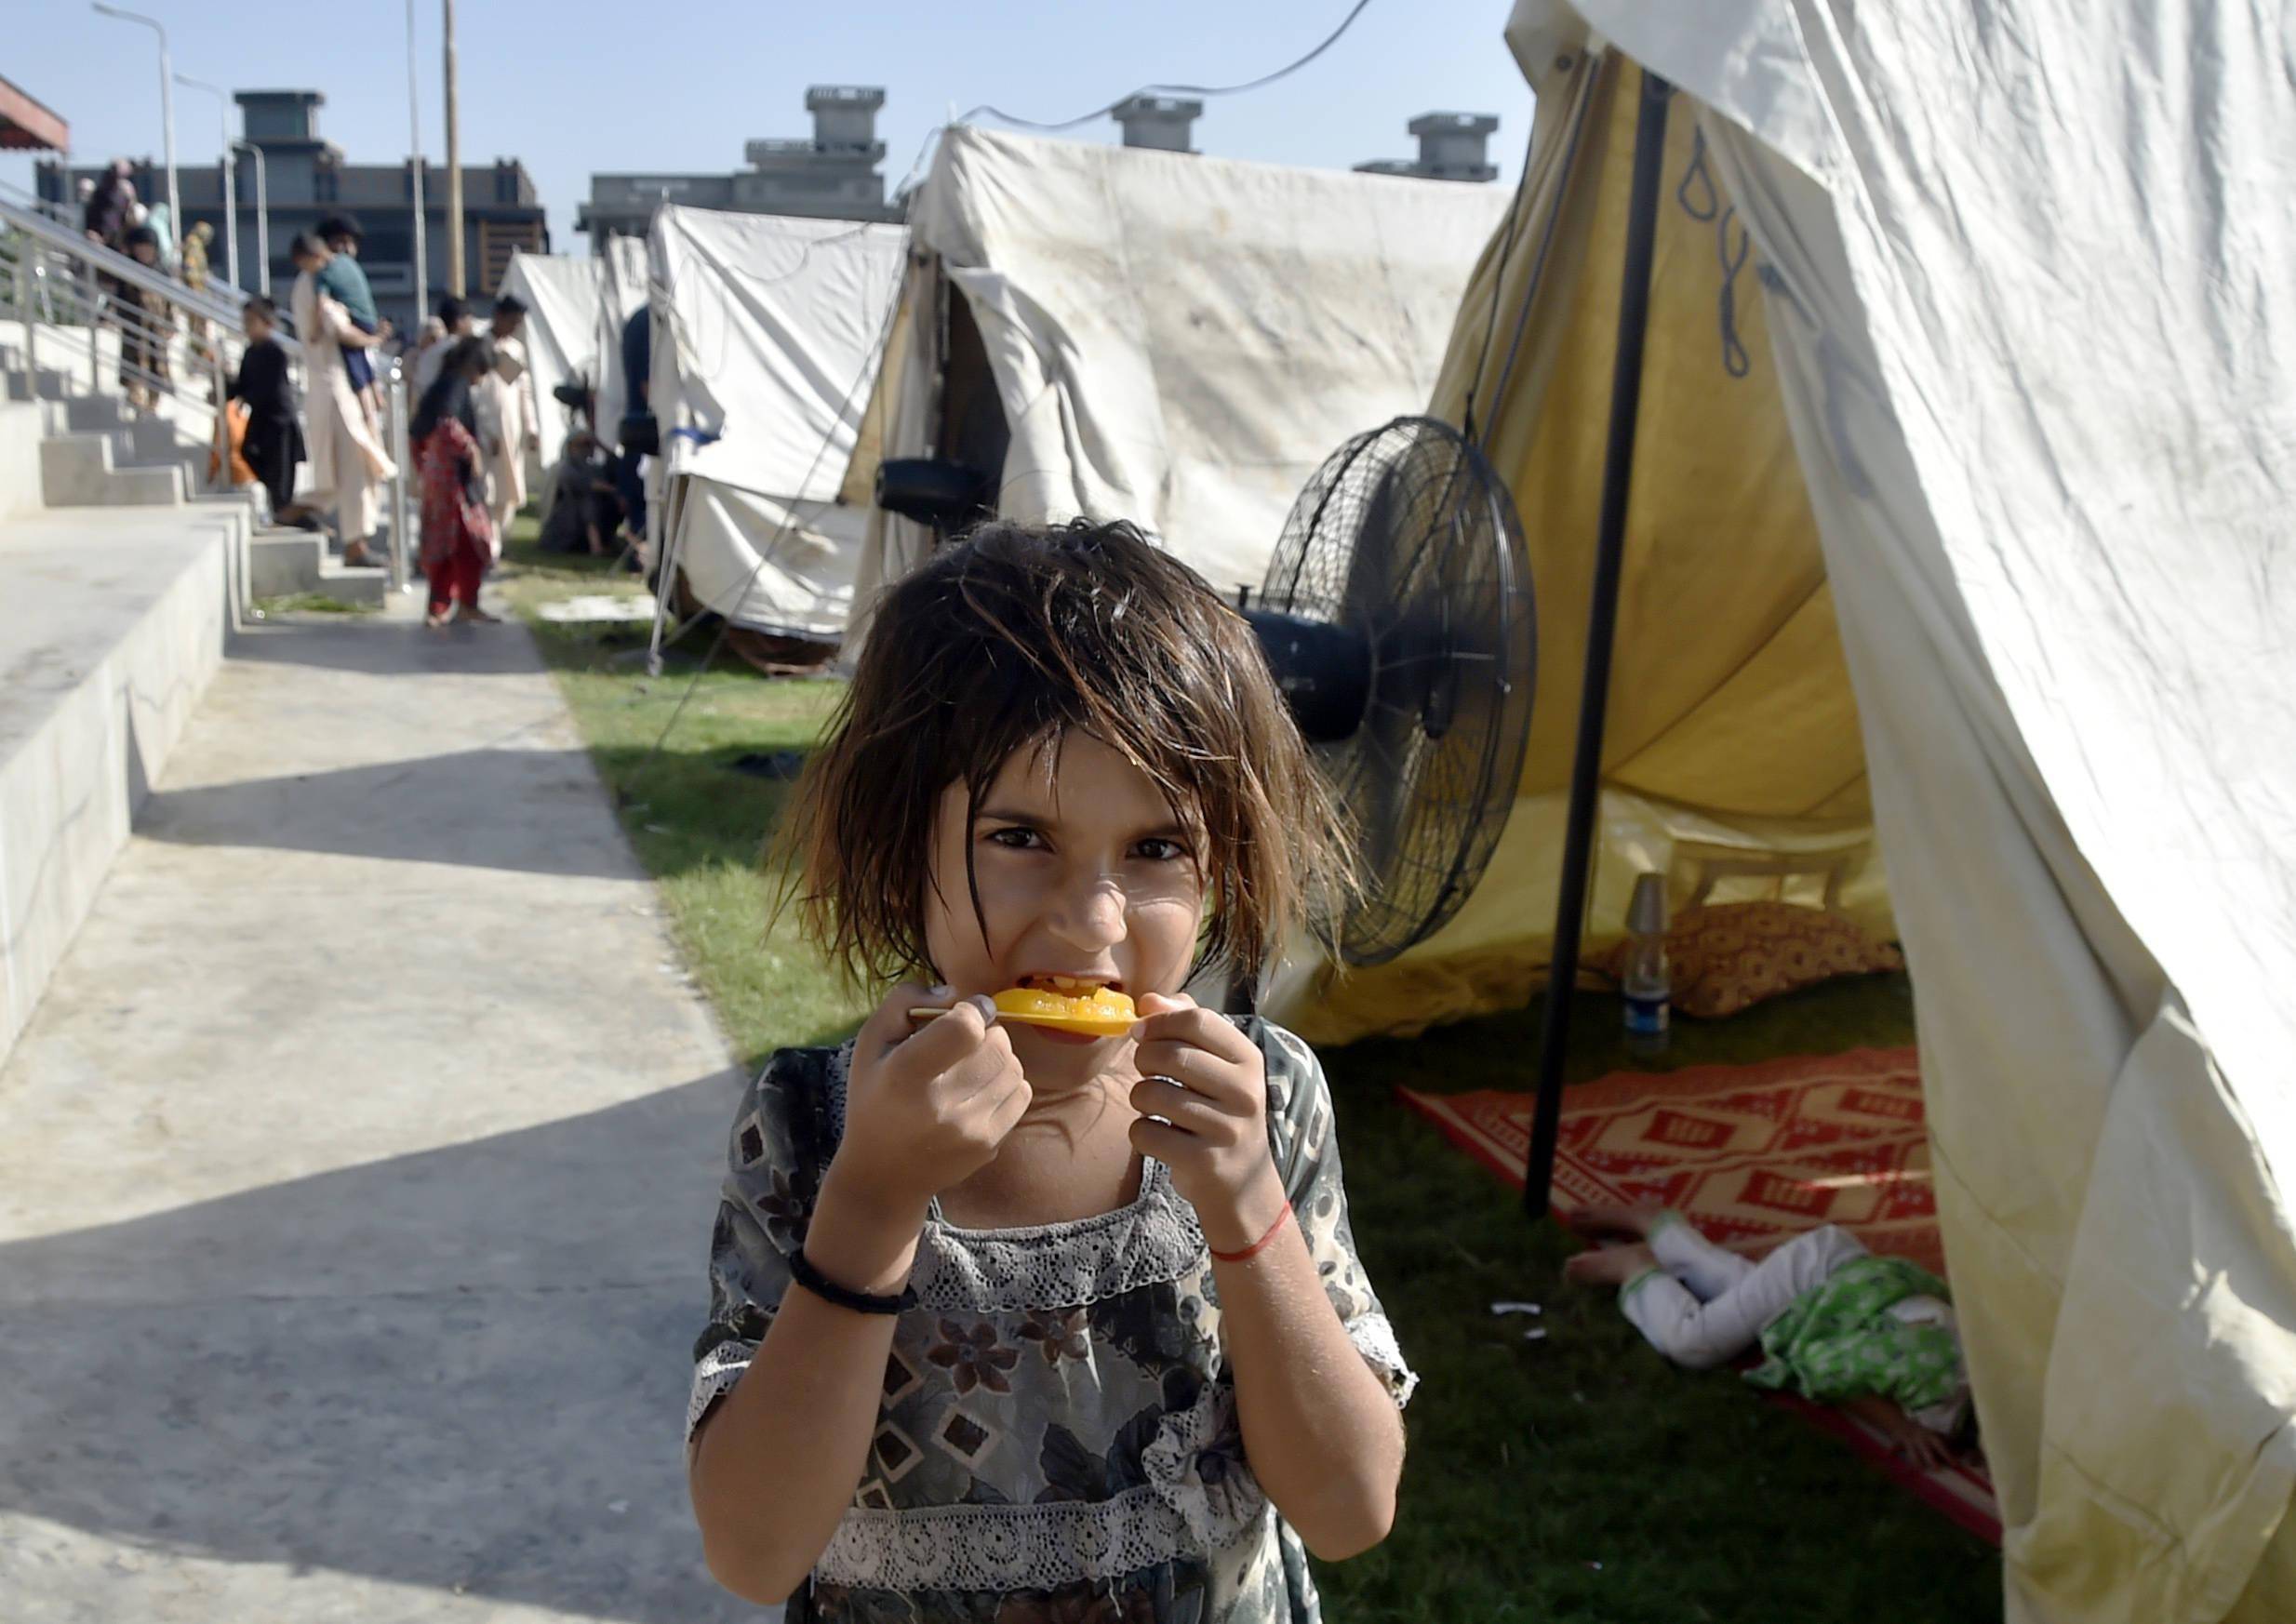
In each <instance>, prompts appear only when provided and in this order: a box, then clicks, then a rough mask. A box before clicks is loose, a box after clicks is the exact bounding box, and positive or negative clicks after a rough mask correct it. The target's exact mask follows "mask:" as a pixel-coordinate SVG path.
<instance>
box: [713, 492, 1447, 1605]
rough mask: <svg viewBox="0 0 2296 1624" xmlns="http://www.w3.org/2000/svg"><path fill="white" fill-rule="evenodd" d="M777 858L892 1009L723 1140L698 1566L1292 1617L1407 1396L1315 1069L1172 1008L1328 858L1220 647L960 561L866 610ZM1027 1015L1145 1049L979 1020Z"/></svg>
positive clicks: (1390, 1493)
mask: <svg viewBox="0 0 2296 1624" xmlns="http://www.w3.org/2000/svg"><path fill="white" fill-rule="evenodd" d="M786 838H787V840H788V842H789V849H790V851H791V854H792V856H793V859H794V863H795V865H796V869H797V872H798V874H799V884H800V885H801V886H802V894H803V913H804V917H805V920H806V923H807V925H808V928H809V929H810V930H811V931H812V933H813V934H814V935H815V936H816V937H817V938H819V939H820V940H821V942H822V943H823V944H824V945H825V946H826V947H828V948H829V949H830V950H831V951H832V952H833V953H834V955H836V956H837V957H839V958H840V959H841V960H842V961H843V962H844V963H845V964H846V965H848V967H849V968H851V969H853V970H854V971H855V972H856V973H857V974H864V975H866V974H890V973H897V972H906V973H908V974H909V975H910V976H911V980H910V982H909V983H907V984H903V985H901V986H898V987H895V988H894V989H893V990H892V992H890V993H889V994H888V996H887V998H886V999H885V1001H884V1003H883V1004H882V1005H879V1006H878V1008H877V1010H876V1013H875V1014H874V1015H873V1016H872V1017H871V1018H869V1020H868V1021H867V1023H866V1024H864V1025H863V1026H862V1028H861V1032H860V1034H859V1035H858V1036H857V1037H855V1038H854V1039H853V1040H852V1041H851V1042H850V1043H848V1044H847V1045H844V1046H843V1047H842V1048H836V1049H788V1050H783V1051H782V1052H781V1054H779V1055H777V1056H776V1057H775V1058H774V1059H773V1061H772V1063H771V1064H770V1065H769V1066H768V1068H767V1070H766V1072H765V1074H764V1076H763V1077H761V1078H760V1079H759V1080H758V1081H757V1083H756V1084H755V1085H754V1086H752V1088H751V1089H750V1090H749V1092H748V1094H747V1097H746V1098H744V1100H743V1102H742V1104H741V1109H740V1112H739V1113H738V1115H737V1117H736V1120H735V1123H734V1127H733V1134H732V1148H731V1160H732V1169H731V1172H730V1174H729V1175H728V1178H727V1180H726V1185H725V1198H724V1201H723V1203H722V1205H721V1206H720V1208H719V1212H718V1218H717V1223H716V1229H715V1233H714V1236H713V1239H712V1245H711V1259H710V1277H711V1285H712V1304H711V1313H710V1322H709V1324H708V1327H707V1328H706V1329H705V1330H704V1331H703V1333H702V1335H701V1339H700V1340H699V1342H698V1343H697V1344H696V1347H695V1356H696V1359H697V1361H698V1365H697V1368H696V1370H695V1373H694V1387H693V1400H692V1404H691V1406H690V1408H689V1411H688V1419H687V1437H688V1441H689V1445H688V1449H689V1452H688V1464H689V1471H690V1478H691V1486H692V1493H693V1500H694V1507H695V1512H696V1515H697V1517H698V1519H699V1521H700V1523H701V1534H702V1545H703V1551H704V1553H705V1555H706V1557H707V1559H708V1562H709V1565H710V1570H711V1572H712V1573H714V1575H715V1576H716V1577H717V1578H718V1579H719V1581H720V1582H721V1583H723V1584H724V1585H725V1586H726V1587H727V1588H728V1590H730V1591H734V1592H735V1593H736V1594H738V1595H741V1596H743V1597H745V1598H748V1599H750V1600H752V1601H755V1602H760V1603H772V1602H779V1601H781V1600H782V1599H783V1598H785V1597H786V1598H788V1599H789V1601H790V1604H791V1614H792V1617H796V1618H815V1619H822V1620H839V1621H842V1620H860V1619H867V1620H893V1619H899V1620H915V1621H919V1624H940V1621H942V1620H948V1621H952V1624H954V1621H955V1620H965V1621H967V1624H1040V1621H1041V1624H1050V1621H1052V1620H1069V1619H1077V1620H1092V1621H1095V1624H1099V1621H1103V1620H1104V1621H1106V1624H1163V1621H1166V1620H1174V1621H1177V1620H1187V1621H1189V1624H1264V1621H1268V1620H1300V1619H1314V1618H1315V1617H1318V1616H1319V1615H1318V1612H1317V1607H1316V1602H1315V1589H1314V1586H1313V1584H1312V1583H1311V1582H1310V1579H1309V1577H1308V1571H1307V1565H1306V1561H1305V1551H1314V1552H1315V1553H1316V1554H1317V1555H1319V1556H1321V1557H1323V1558H1325V1559H1326V1560H1338V1559H1341V1558H1343V1557H1347V1556H1350V1555H1353V1554H1355V1552H1358V1551H1363V1550H1365V1549H1367V1548H1368V1547H1370V1546H1371V1545H1374V1544H1376V1543H1378V1541H1379V1540H1380V1539H1381V1538H1382V1537H1383V1536H1384V1535H1385V1534H1386V1532H1387V1529H1388V1526H1389V1524H1390V1523H1391V1521H1392V1519H1393V1517H1394V1513H1395V1484H1396V1478H1397V1475H1398V1472H1399V1471H1400V1468H1401V1465H1402V1459H1403V1426H1402V1419H1401V1416H1400V1413H1399V1411H1400V1406H1401V1405H1402V1404H1403V1403H1404V1401H1405V1400H1406V1399H1407V1398H1408V1396H1409V1393H1410V1391H1411V1387H1412V1385H1413V1381H1414V1378H1413V1377H1412V1375H1411V1373H1410V1371H1409V1370H1408V1367H1407V1366H1406V1365H1405V1364H1404V1362H1403V1357H1402V1354H1401V1352H1400V1351H1398V1349H1397V1348H1396V1345H1395V1336H1394V1333H1393V1331H1392V1330H1391V1329H1390V1328H1389V1325H1388V1323H1387V1320H1386V1318H1385V1316H1384V1315H1383V1314H1382V1312H1381V1310H1380V1306H1379V1301H1378V1298H1376V1297H1375V1296H1374V1295H1373V1294H1372V1290H1371V1287H1370V1284H1369V1282H1368V1281H1367V1280H1366V1279H1365V1278H1364V1274H1363V1271H1362V1268H1361V1266H1360V1265H1359V1264H1358V1263H1357V1261H1356V1259H1355V1247H1354V1243H1353V1241H1352V1239H1351V1238H1350V1235H1349V1232H1348V1224H1347V1204H1346V1198H1345V1195H1344V1193H1343V1191H1342V1188H1341V1181H1340V1161H1339V1151H1338V1148H1337V1146H1336V1144H1335V1143H1334V1142H1333V1138H1332V1113H1331V1104H1330V1098H1329V1095H1328V1091H1327V1089H1326V1087H1325V1084H1324V1079H1323V1074H1322V1071H1321V1069H1320V1068H1319V1067H1318V1066H1317V1065H1316V1062H1315V1056H1314V1055H1313V1054H1312V1053H1310V1052H1309V1050H1308V1049H1307V1047H1306V1045H1303V1044H1302V1043H1301V1042H1300V1041H1299V1040H1298V1039H1297V1038H1295V1037H1293V1036H1291V1035H1290V1034H1289V1033H1288V1032H1283V1031H1281V1030H1280V1029H1278V1028H1275V1027H1273V1026H1270V1025H1268V1024H1266V1023H1265V1022H1263V1021H1259V1020H1251V1019H1246V1020H1234V1019H1230V1018H1225V1017H1222V1016H1220V1015H1217V1014H1215V1013H1213V1012H1212V1011H1211V1010H1208V1009H1206V1008H1202V1007H1199V1006H1198V1005H1195V1004H1194V1003H1193V1002H1191V1001H1190V1000H1189V999H1188V998H1187V997H1185V996H1184V995H1182V994H1181V991H1180V989H1181V986H1182V984H1183V983H1185V982H1186V981H1187V980H1188V979H1189V976H1190V973H1191V971H1192V969H1194V968H1195V967H1196V965H1198V964H1199V962H1219V963H1223V964H1226V965H1232V966H1234V967H1235V968H1236V969H1237V970H1240V971H1241V972H1242V973H1243V974H1245V975H1247V976H1249V975H1252V974H1253V973H1255V972H1256V971H1257V970H1258V969H1259V967H1260V966H1261V964H1262V963H1263V962H1264V960H1265V959H1266V957H1267V956H1268V954H1269V952H1270V950H1271V948H1272V947H1273V946H1274V945H1275V943H1276V942H1277V941H1278V940H1279V938H1281V936H1282V933H1283V932H1284V931H1285V930H1286V929H1287V928H1288V926H1289V925H1290V924H1291V923H1292V921H1293V920H1294V919H1295V918H1297V917H1298V916H1299V915H1300V914H1301V913H1302V911H1303V910H1304V908H1305V907H1306V905H1307V903H1308V901H1309V900H1310V899H1311V898H1313V897H1314V896H1315V895H1317V894H1318V893H1319V892H1321V891H1323V890H1324V889H1326V888H1327V887H1328V886H1330V885H1333V884H1335V883H1337V882H1338V877H1339V875H1340V873H1341V872H1342V866H1343V865H1342V859H1341V857H1340V855H1339V854H1340V851H1341V846H1340V834H1339V823H1338V819H1337V818H1336V816H1335V814H1334V813H1333V810H1332V808H1331V806H1330V804H1329V803H1328V800H1327V798H1326V796H1325V794H1324V792H1323V790H1322V789H1321V787H1320V784H1319V781H1318V780H1317V779H1316V778H1315V774H1314V772H1313V770H1312V768H1311V766H1310V765H1309V763H1308V760H1307V758H1306V753H1305V751H1304V749H1303V747H1302V743H1301V739H1300V736H1299V733H1298V731H1297V730H1296V729H1295V728H1294V726H1293V725H1292V723H1291V720H1290V718H1289V716H1288V713H1287V712H1286V711H1285V709H1284V706H1283V701H1282V699H1280V697H1279V696H1278V695H1277V693H1276V691H1275V685H1274V682H1273V681H1272V679H1271V678H1270V676H1269V673H1268V670H1267V666H1266V664H1265V662H1264V661H1263V659H1261V655H1260V652H1259V649H1258V646H1257V645H1256V644H1255V643H1254V642H1253V640H1252V637H1251V634H1250V632H1248V629H1247V628H1246V626H1245V624H1244V622H1243V621H1242V620H1241V619H1239V618H1237V617H1236V616H1235V614H1234V613H1233V612H1231V611H1230V610H1229V609H1228V608H1226V607H1225V606H1223V605H1222V604H1221V602H1220V601H1219V599H1218V598H1217V597H1216V596H1215V595H1214V593H1213V592H1211V591H1210V590H1209V589H1208V587H1207V586H1206V585H1205V584H1204V582H1203V581H1202V579H1199V578H1198V577H1197V576H1195V574H1194V573H1192V572H1191V571H1190V570H1189V569H1187V568H1186V567H1185V566H1182V565H1181V564H1179V563H1177V562H1175V561H1174V560H1172V559H1171V558H1170V557H1169V556H1168V555H1166V554H1164V553H1161V552H1156V551H1155V549H1154V548H1152V547H1150V546H1149V545H1148V543H1147V542H1146V541H1145V540H1144V539H1142V538H1141V535H1140V534H1139V532H1138V531H1136V530H1134V529H1133V528H1131V527H1130V526H1125V525H1108V526H1090V525H1086V524H1084V523H1082V522H1078V523H1076V524H1074V525H1072V526H1068V527H1066V528H1059V529H1031V528H1026V527H1022V526H1013V525H1006V524H995V525H992V526H988V527H987V528H985V529H983V530H981V531H979V532H976V533H975V534H974V535H973V536H972V537H971V538H970V539H968V540H966V541H964V542H962V543H960V544H958V545H956V546H954V547H950V548H947V549H945V550H943V551H942V552H940V553H938V554H936V555H935V556H934V557H933V558H932V559H931V560H930V561H929V562H928V564H926V565H925V566H924V567H922V568H921V569H919V570H918V571H917V572H916V573H914V575H912V576H910V577H909V578H908V579H905V580H903V581H902V582H901V583H900V584H899V585H898V586H896V587H895V588H893V589H892V591H891V592H889V593H888V596H887V598H886V600H885V604H884V606H883V607H882V609H881V610H880V612H879V614H878V615H877V617H876V619H875V621H874V625H873V627H872V630H871V632H870V636H869V642H868V645H867V647H866V650H865V651H864V653H863V654H862V656H861V662H860V667H859V669H858V671H857V672H856V673H855V676H854V680H853V684H852V687H851V689H850V691H849V693H848V697H847V700H846V704H845V707H844V710H843V712H842V713H841V715H840V716H839V718H838V721H837V723H836V725H835V726H834V729H833V730H832V734H831V737H830V738H829V739H828V741H827V743H826V744H825V745H824V746H823V747H822V748H821V751H820V752H818V753H817V754H816V755H815V757H814V759H813V760H812V762H811V763H810V765H808V770H807V773H806V776H805V778H804V779H803V781H802V782H801V784H800V786H799V788H798V791H797V795H796V801H795V804H794V807H793V809H792V813H791V820H790V823H789V825H788V830H787V835H786ZM928 983H929V984H928ZM1018 986H1035V987H1043V988H1049V987H1057V988H1060V989H1061V990H1068V991H1074V990H1076V989H1084V988H1108V989H1114V990H1115V991H1118V992H1123V993H1125V994H1127V995H1128V996H1130V997H1131V998H1132V999H1133V1000H1134V1001H1135V1003H1136V1004H1137V1005H1138V1013H1139V1017H1140V1019H1139V1023H1138V1024H1137V1025H1136V1026H1134V1027H1133V1028H1132V1029H1131V1031H1130V1032H1128V1033H1126V1034H1125V1035H1123V1036H1118V1037H1094V1036H1091V1035H1086V1034H1069V1033H1061V1032H1051V1031H1047V1030H1044V1029H1040V1028H1033V1027H1027V1026H1021V1025H1018V1024H1011V1023H1005V1022H1001V1021H1000V1022H992V1021H990V1020H989V1019H987V1018H986V1016H987V1012H988V1010H989V1008H990V1007H992V1006H991V1005H989V1001H988V999H987V997H986V996H985V995H987V994H993V993H995V992H998V991H1000V990H1003V989H1007V988H1012V987H1018ZM920 1009H945V1010H946V1011H947V1013H945V1014H941V1015H938V1016H933V1017H930V1018H923V1019H920V1018H915V1016H914V1014H913V1012H915V1011H918V1010H920ZM1303 1547H1304V1549H1303Z"/></svg>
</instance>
